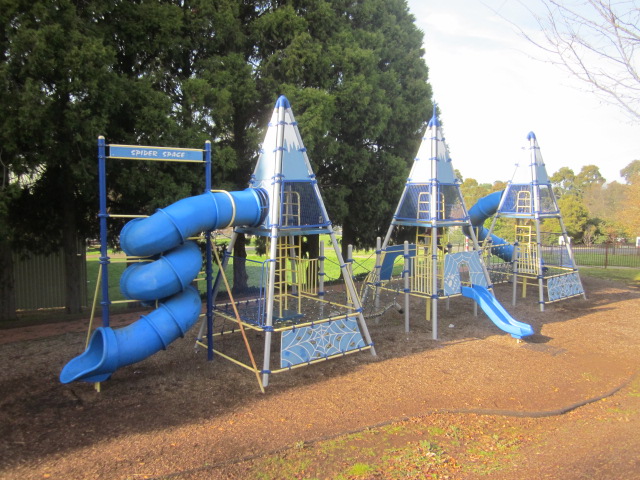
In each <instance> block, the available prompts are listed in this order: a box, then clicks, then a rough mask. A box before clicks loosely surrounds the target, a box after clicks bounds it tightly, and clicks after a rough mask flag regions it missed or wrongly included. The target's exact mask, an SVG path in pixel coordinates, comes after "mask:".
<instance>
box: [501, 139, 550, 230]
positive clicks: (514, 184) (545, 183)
mask: <svg viewBox="0 0 640 480" xmlns="http://www.w3.org/2000/svg"><path fill="white" fill-rule="evenodd" d="M527 140H528V141H529V149H528V152H527V154H528V155H527V158H526V159H523V161H521V162H519V163H518V164H516V170H515V172H514V174H513V177H512V179H511V180H510V181H509V182H508V183H507V188H506V189H505V192H504V195H503V196H502V201H501V203H500V206H499V207H498V212H497V213H498V214H499V215H502V216H505V217H513V218H541V217H547V218H554V217H559V216H560V210H559V209H558V204H557V202H556V199H555V196H554V195H553V187H552V185H551V181H550V180H549V175H548V174H547V168H546V167H545V164H544V161H543V159H542V154H541V153H540V146H539V145H538V139H537V138H536V135H535V134H534V133H533V132H529V134H528V135H527Z"/></svg>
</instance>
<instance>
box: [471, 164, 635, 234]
mask: <svg viewBox="0 0 640 480" xmlns="http://www.w3.org/2000/svg"><path fill="white" fill-rule="evenodd" d="M620 176H621V177H622V178H623V179H624V180H625V183H619V182H617V181H613V182H609V183H606V179H605V178H604V177H603V176H602V174H601V173H600V169H599V168H598V167H597V166H596V165H585V166H583V167H582V168H581V170H580V171H579V172H578V173H577V174H576V173H575V172H574V171H573V170H572V169H571V168H569V167H562V168H560V169H559V170H558V171H557V172H555V173H554V174H553V175H551V177H550V178H549V180H550V181H551V184H552V186H553V191H554V193H555V196H556V199H557V201H558V207H559V208H560V213H561V214H562V219H563V221H564V224H565V227H566V229H567V233H568V235H569V236H570V237H571V238H572V240H573V241H574V242H582V243H584V244H586V245H591V244H594V243H610V242H618V241H621V240H622V239H624V240H625V241H626V240H627V239H628V240H629V241H633V242H635V238H636V237H637V236H640V160H634V161H632V162H631V163H629V164H628V165H627V166H626V167H624V168H623V169H622V170H621V171H620ZM460 178H461V177H460ZM505 186H506V183H505V182H502V181H496V182H494V183H493V184H489V183H484V184H478V182H477V181H476V180H474V179H472V178H466V179H464V181H463V182H462V185H461V191H462V194H463V196H464V198H465V203H466V205H467V208H471V207H472V206H473V205H474V204H475V203H476V201H477V200H478V199H479V198H481V197H483V196H485V195H488V194H489V193H491V192H495V191H499V190H504V188H505ZM544 229H545V230H546V231H548V232H552V233H559V232H560V227H559V225H558V224H557V222H556V221H554V220H553V221H551V220H548V221H546V222H545V226H544ZM496 233H497V234H498V236H504V238H512V237H513V222H512V221H509V220H503V219H500V220H499V221H498V222H497V223H496Z"/></svg>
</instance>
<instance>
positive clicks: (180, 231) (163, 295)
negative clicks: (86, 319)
mask: <svg viewBox="0 0 640 480" xmlns="http://www.w3.org/2000/svg"><path fill="white" fill-rule="evenodd" d="M267 203H268V200H267V195H266V192H265V191H264V190H262V189H256V188H247V189H245V190H242V191H239V192H216V193H211V192H207V193H205V194H202V195H198V196H195V197H189V198H184V199H182V200H179V201H178V202H176V203H174V204H172V205H170V206H168V207H167V208H164V209H159V210H158V211H157V212H156V213H154V214H153V215H151V216H150V217H147V218H136V219H134V220H132V221H130V222H129V223H127V224H126V225H125V226H124V228H123V229H122V232H121V233H120V245H121V246H122V249H123V250H124V251H125V253H126V254H127V255H129V256H142V257H147V256H154V255H158V254H162V255H161V256H160V258H159V259H157V260H153V261H152V260H151V259H150V260H149V261H148V262H147V261H145V262H141V263H136V264H134V265H131V266H130V267H128V268H127V269H126V270H125V271H124V273H123V274H122V277H121V279H120V288H121V290H122V292H123V294H124V295H125V297H127V298H130V299H136V300H142V301H155V300H160V305H159V307H158V308H157V309H156V310H154V311H152V312H151V313H149V314H148V315H143V316H142V317H141V318H140V319H139V320H137V321H136V322H134V323H132V324H131V325H129V326H127V327H124V328H121V329H118V330H114V329H112V328H110V327H100V328H97V329H96V330H95V331H94V332H93V335H92V336H91V339H90V340H89V345H88V347H87V349H86V351H85V352H84V353H83V354H81V355H79V356H78V357H76V358H74V359H72V360H71V361H70V362H69V363H67V365H65V367H64V368H63V369H62V372H61V373H60V381H61V382H62V383H70V382H73V381H76V380H82V381H85V382H101V381H104V380H107V379H108V378H109V377H110V376H111V375H112V374H113V372H115V371H116V370H117V369H118V368H121V367H124V366H126V365H131V364H133V363H137V362H140V361H142V360H144V359H145V358H147V357H149V356H151V355H153V354H154V353H156V352H158V351H159V350H163V349H166V348H167V346H168V345H169V344H170V343H171V342H173V341H174V340H176V339H177V338H178V337H182V336H184V334H185V333H186V332H187V331H188V330H189V329H190V328H191V327H192V326H193V325H194V324H195V323H196V322H197V320H198V317H199V316H200V311H201V309H202V304H201V300H200V294H199V293H198V291H197V290H196V289H195V288H193V287H190V286H189V284H190V283H191V282H192V281H193V280H194V279H195V277H196V276H197V275H198V272H199V271H200V267H201V266H202V255H201V253H200V249H199V248H198V246H197V244H195V243H194V242H191V241H188V240H187V238H189V237H191V236H193V235H196V234H199V233H200V232H203V231H206V230H216V229H218V228H223V227H226V226H236V225H243V226H257V225H259V224H260V223H262V222H263V220H264V218H265V215H266V213H267V209H268V205H267Z"/></svg>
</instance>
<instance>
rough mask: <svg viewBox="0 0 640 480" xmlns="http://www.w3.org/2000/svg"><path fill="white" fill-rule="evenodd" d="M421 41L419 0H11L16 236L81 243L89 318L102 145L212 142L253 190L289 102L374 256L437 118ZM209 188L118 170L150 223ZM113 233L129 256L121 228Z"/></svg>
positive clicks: (220, 162)
mask: <svg viewBox="0 0 640 480" xmlns="http://www.w3.org/2000/svg"><path fill="white" fill-rule="evenodd" d="M422 41H423V35H422V33H421V32H420V31H419V30H418V29H417V28H416V26H415V24H414V19H413V17H412V16H411V15H410V14H409V12H408V7H407V4H406V2H405V1H404V0H363V1H359V2H352V1H346V0H293V1H284V0H281V1H277V0H276V1H268V0H218V1H215V2H212V1H210V0H188V1H185V0H163V1H158V0H137V1H132V2H123V1H118V0H89V1H83V2H79V1H77V0H55V1H47V0H32V1H31V0H30V1H26V0H0V47H1V50H0V52H1V53H0V55H2V57H1V60H0V108H1V109H2V111H3V115H2V117H1V118H0V158H1V159H2V165H3V168H4V172H5V174H4V175H3V184H2V188H3V200H2V205H0V226H2V238H1V239H0V240H1V241H2V242H4V243H3V245H5V244H6V245H11V247H12V248H13V249H22V250H25V251H29V250H30V251H39V252H42V251H49V250H55V249H58V248H60V247H62V248H64V250H65V252H66V253H67V255H66V262H67V263H66V268H67V277H68V279H69V282H68V283H69V286H68V288H69V291H68V294H67V304H68V306H69V307H68V308H69V309H70V311H74V310H77V309H78V308H79V305H78V303H77V302H78V295H77V292H78V289H79V288H83V286H81V285H78V284H77V282H74V279H77V278H78V276H77V275H75V274H74V272H75V271H76V270H77V265H76V264H75V262H76V260H77V257H76V247H77V245H78V241H79V240H83V239H84V238H87V237H94V236H95V235H96V230H97V222H96V220H95V214H96V210H97V180H96V147H95V145H96V139H97V136H98V135H104V136H105V137H106V138H107V142H109V143H125V144H143V145H144V144H152V145H173V146H182V147H195V148H198V147H201V146H202V145H203V143H204V141H205V140H206V139H211V140H212V142H213V144H212V150H213V157H214V179H213V184H214V185H215V186H216V187H217V188H239V187H242V186H244V185H246V182H247V181H248V179H249V174H250V172H251V169H252V166H253V164H254V162H255V159H256V154H257V151H258V148H259V142H260V139H261V138H262V135H263V129H264V128H265V126H266V125H265V124H266V122H267V120H268V118H269V114H270V112H271V109H272V108H273V104H274V101H275V100H276V98H277V97H278V95H280V94H285V95H287V96H288V97H289V99H290V101H291V103H292V106H293V109H294V113H295V114H296V117H297V119H298V121H299V122H300V128H301V131H302V135H303V138H304V141H305V144H306V146H307V148H308V150H309V152H310V158H311V160H312V162H313V163H314V168H315V169H316V173H317V176H318V179H319V181H320V183H321V186H322V190H323V192H324V197H325V201H326V203H327V207H328V209H329V213H330V215H331V217H332V220H333V221H334V223H337V224H342V225H344V227H345V231H344V236H345V242H347V243H354V244H356V245H371V244H372V243H373V241H374V239H375V237H376V236H377V235H378V234H380V233H381V231H382V230H383V229H384V228H386V226H387V224H388V222H389V218H390V216H391V213H392V209H393V207H394V206H395V202H396V201H397V198H398V196H399V194H400V191H401V188H402V184H403V182H404V180H405V178H406V175H407V172H408V166H409V164H410V162H411V160H412V158H413V156H414V155H415V151H416V149H417V146H418V142H419V138H420V133H421V131H422V130H423V127H424V124H425V123H424V122H425V121H426V120H428V117H429V115H430V112H431V109H432V105H431V100H430V98H431V90H430V87H429V85H428V83H427V74H428V71H427V67H426V65H425V63H424V60H423V59H422V55H423V50H422ZM202 176H203V175H202V170H198V169H197V168H194V169H191V170H189V169H188V168H185V167H184V166H183V165H178V166H176V165H175V164H144V165H140V164H137V163H133V164H132V163H126V162H120V163H118V162H114V163H113V164H112V165H110V170H109V187H110V191H109V201H110V207H111V209H112V211H114V212H117V213H138V212H149V211H151V210H152V209H154V208H156V207H158V206H162V205H165V204H167V203H169V202H172V201H175V200H176V199H177V198H180V197H182V196H185V195H190V194H193V193H196V192H198V191H201V190H202V188H203V185H204V181H203V179H202ZM9 184H11V185H12V187H11V188H12V189H13V190H12V192H13V194H12V195H11V196H9V195H5V193H7V192H8V185H9ZM353 205H358V208H357V209H354V208H350V207H351V206H353ZM110 225H111V226H112V227H113V229H112V232H111V235H110V239H111V243H112V244H115V239H116V236H117V232H118V231H119V229H120V226H121V225H120V224H118V223H117V222H110ZM4 266H5V267H7V268H9V267H8V266H6V265H4ZM0 281H1V279H0ZM2 292H3V296H4V295H6V293H4V290H2Z"/></svg>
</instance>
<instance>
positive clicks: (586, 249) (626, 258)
mask: <svg viewBox="0 0 640 480" xmlns="http://www.w3.org/2000/svg"><path fill="white" fill-rule="evenodd" d="M572 251H573V254H574V256H575V259H576V263H577V264H578V266H584V267H604V268H607V267H631V268H640V247H636V246H634V245H624V244H623V245H621V244H615V243H605V244H601V245H573V246H572Z"/></svg>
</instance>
